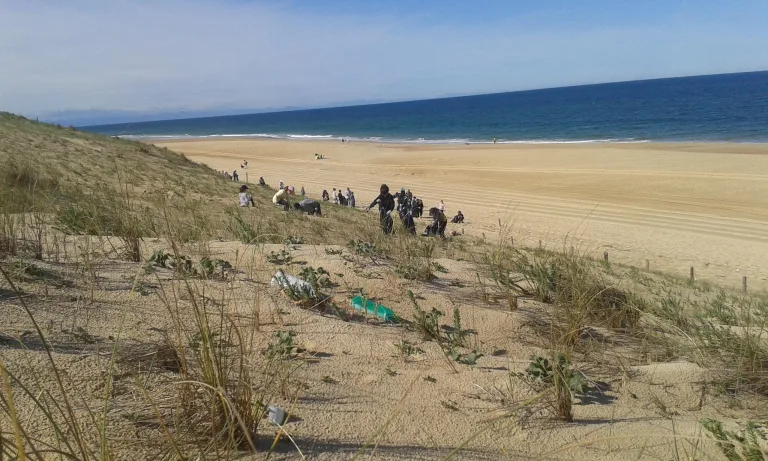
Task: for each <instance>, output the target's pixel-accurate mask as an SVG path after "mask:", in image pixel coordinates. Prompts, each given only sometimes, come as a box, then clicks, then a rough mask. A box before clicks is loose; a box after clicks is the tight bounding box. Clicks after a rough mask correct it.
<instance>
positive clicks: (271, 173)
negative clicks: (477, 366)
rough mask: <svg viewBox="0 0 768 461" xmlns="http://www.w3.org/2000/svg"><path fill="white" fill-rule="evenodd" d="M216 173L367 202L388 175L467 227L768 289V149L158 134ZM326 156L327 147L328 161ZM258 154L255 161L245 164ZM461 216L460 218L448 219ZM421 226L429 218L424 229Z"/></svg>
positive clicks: (166, 143) (394, 184) (392, 181)
mask: <svg viewBox="0 0 768 461" xmlns="http://www.w3.org/2000/svg"><path fill="white" fill-rule="evenodd" d="M153 144H156V145H159V146H164V147H168V148H169V149H172V150H175V151H178V152H183V153H184V154H186V155H187V156H188V157H189V158H190V159H192V160H195V161H197V162H201V163H204V164H206V165H209V166H210V167H211V168H214V169H216V170H227V171H229V172H232V170H235V169H237V170H238V173H239V174H240V177H241V179H245V177H246V173H247V174H248V179H249V180H250V181H251V182H256V181H257V180H258V178H259V176H263V177H264V179H265V180H266V181H267V183H268V184H270V185H271V186H276V185H277V183H278V182H279V181H280V180H283V181H285V183H286V184H292V185H294V186H295V187H296V188H297V190H298V189H299V188H300V187H301V186H304V187H305V189H306V191H307V194H308V195H310V196H315V197H319V196H320V193H321V191H322V190H323V189H327V190H328V191H329V192H330V191H331V189H332V188H334V187H336V188H346V187H350V188H351V189H352V190H353V191H354V192H355V195H356V197H357V203H358V206H366V205H367V204H368V203H369V202H370V200H372V199H373V198H374V197H375V195H376V191H377V190H378V187H379V185H380V184H381V183H387V184H389V186H390V188H391V189H393V191H394V190H398V189H399V188H400V187H405V188H408V189H410V190H411V191H412V192H413V193H414V195H416V196H417V197H419V198H422V199H423V200H424V204H425V207H430V206H435V205H436V204H437V203H438V202H439V201H440V200H444V201H445V204H446V208H447V209H446V214H448V215H450V216H452V215H453V214H455V213H456V211H457V210H461V211H462V212H463V213H464V215H465V216H466V221H467V222H466V224H465V225H463V226H458V227H457V226H451V227H449V230H453V229H455V230H458V231H459V232H461V230H462V229H461V228H463V230H464V232H465V233H466V234H470V235H477V236H481V235H483V234H485V235H486V237H487V238H489V239H491V238H494V237H495V235H496V234H497V233H498V230H499V222H501V223H502V224H505V225H509V226H512V228H513V229H514V233H515V235H516V241H519V242H520V243H521V244H525V245H529V246H535V245H538V242H539V240H541V241H542V242H543V245H545V246H547V247H550V248H555V247H560V248H569V247H570V246H574V247H576V248H578V249H580V250H581V251H583V252H585V253H589V254H592V255H594V256H595V257H602V255H603V253H604V252H606V251H607V252H608V253H609V258H610V260H611V261H612V262H618V263H622V264H629V265H634V266H637V267H645V264H646V260H648V261H649V264H650V267H651V269H658V270H663V271H667V272H670V273H673V274H678V275H680V276H688V273H689V267H691V266H693V267H694V268H695V271H696V277H697V279H699V280H708V281H711V282H715V283H718V284H723V285H727V286H731V287H741V284H742V277H743V276H747V277H748V284H749V288H750V290H762V289H765V288H767V287H768V267H766V265H765V262H766V259H767V258H768V145H762V144H728V143H723V144H682V143H680V144H662V143H634V144H541V145H522V144H520V145H511V144H506V145H500V144H497V145H480V144H478V145H423V144H420V145H416V144H384V143H364V142H354V143H351V144H345V143H341V142H339V141H333V142H331V141H303V140H302V141H298V140H297V141H289V140H262V139H231V140H221V139H217V140H184V141H178V140H176V141H164V142H153ZM314 153H319V154H323V155H324V156H325V159H324V160H319V161H316V160H314V158H313V154H314ZM244 159H245V160H248V168H247V170H242V169H240V164H241V163H242V161H243V160H244ZM450 216H449V217H450ZM419 227H423V224H419Z"/></svg>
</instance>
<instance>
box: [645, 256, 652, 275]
mask: <svg viewBox="0 0 768 461" xmlns="http://www.w3.org/2000/svg"><path fill="white" fill-rule="evenodd" d="M650 270H651V260H650V259H646V260H645V271H646V272H648V271H650Z"/></svg>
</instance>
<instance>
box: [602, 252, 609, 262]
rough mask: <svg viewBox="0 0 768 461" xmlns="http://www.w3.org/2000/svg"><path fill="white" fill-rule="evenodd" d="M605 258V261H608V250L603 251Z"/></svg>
mask: <svg viewBox="0 0 768 461" xmlns="http://www.w3.org/2000/svg"><path fill="white" fill-rule="evenodd" d="M603 259H604V260H605V262H608V252H607V251H604V252H603Z"/></svg>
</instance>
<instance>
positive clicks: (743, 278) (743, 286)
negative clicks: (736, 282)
mask: <svg viewBox="0 0 768 461" xmlns="http://www.w3.org/2000/svg"><path fill="white" fill-rule="evenodd" d="M741 288H742V289H743V290H744V294H746V293H747V276H746V275H745V276H744V277H742V278H741Z"/></svg>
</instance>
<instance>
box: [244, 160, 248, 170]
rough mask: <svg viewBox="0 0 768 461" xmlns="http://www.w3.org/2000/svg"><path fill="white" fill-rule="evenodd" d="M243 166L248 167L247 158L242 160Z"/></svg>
mask: <svg viewBox="0 0 768 461" xmlns="http://www.w3.org/2000/svg"><path fill="white" fill-rule="evenodd" d="M243 168H248V160H243Z"/></svg>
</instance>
